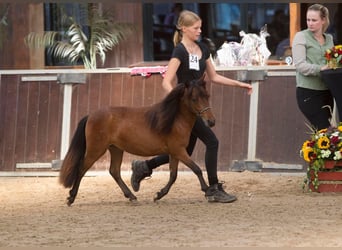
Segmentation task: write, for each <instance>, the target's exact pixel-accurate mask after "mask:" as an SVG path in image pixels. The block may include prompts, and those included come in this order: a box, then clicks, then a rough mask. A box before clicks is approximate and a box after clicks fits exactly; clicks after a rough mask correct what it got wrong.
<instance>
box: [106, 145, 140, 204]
mask: <svg viewBox="0 0 342 250" xmlns="http://www.w3.org/2000/svg"><path fill="white" fill-rule="evenodd" d="M109 151H110V156H111V160H110V169H109V172H110V174H111V176H112V177H113V178H114V180H115V181H116V183H117V184H118V185H119V187H120V188H121V190H122V192H123V193H124V195H125V197H126V198H128V199H129V200H130V201H136V200H137V197H136V196H135V195H134V194H133V193H132V191H131V190H130V189H129V188H128V187H127V185H126V183H125V182H124V181H123V180H122V178H121V163H122V156H123V151H122V150H121V149H119V148H117V147H115V146H113V145H112V146H110V147H109Z"/></svg>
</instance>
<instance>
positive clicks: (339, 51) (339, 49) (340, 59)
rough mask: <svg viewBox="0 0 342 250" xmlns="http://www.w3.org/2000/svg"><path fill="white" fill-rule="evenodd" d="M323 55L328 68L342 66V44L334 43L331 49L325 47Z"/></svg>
mask: <svg viewBox="0 0 342 250" xmlns="http://www.w3.org/2000/svg"><path fill="white" fill-rule="evenodd" d="M324 56H325V59H326V60H327V63H328V65H329V67H330V68H332V69H336V68H340V67H342V45H335V46H334V47H332V48H331V49H327V50H326V51H325V54H324Z"/></svg>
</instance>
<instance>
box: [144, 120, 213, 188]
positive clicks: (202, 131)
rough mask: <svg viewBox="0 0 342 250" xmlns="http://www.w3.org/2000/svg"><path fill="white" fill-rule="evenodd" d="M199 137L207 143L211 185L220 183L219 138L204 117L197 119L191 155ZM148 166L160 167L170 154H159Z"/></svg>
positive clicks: (208, 171) (167, 160) (191, 141)
mask: <svg viewBox="0 0 342 250" xmlns="http://www.w3.org/2000/svg"><path fill="white" fill-rule="evenodd" d="M197 138H199V139H200V140H201V141H202V142H203V143H204V144H205V145H206V152H205V167H206V170H207V174H208V182H209V185H212V184H216V183H218V177H217V152H218V145H219V142H218V139H217V138H216V135H215V134H214V132H213V131H212V130H211V129H210V128H209V127H208V126H206V125H205V123H204V122H203V120H202V118H200V117H198V118H197V119H196V122H195V125H194V127H193V129H192V131H191V136H190V140H189V145H188V147H187V149H186V150H187V152H188V154H189V155H191V154H192V152H193V151H194V148H195V145H196V141H197ZM146 162H147V166H148V167H149V168H150V169H154V168H157V167H159V166H160V165H163V164H166V163H169V155H167V154H165V155H159V156H156V157H154V158H152V159H150V160H147V161H146Z"/></svg>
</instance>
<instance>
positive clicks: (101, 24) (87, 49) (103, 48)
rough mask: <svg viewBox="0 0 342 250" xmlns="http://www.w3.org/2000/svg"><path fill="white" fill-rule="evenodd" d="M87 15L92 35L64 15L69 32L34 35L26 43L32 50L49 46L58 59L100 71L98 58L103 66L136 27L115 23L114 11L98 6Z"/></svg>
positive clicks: (71, 18) (33, 33) (29, 36)
mask: <svg viewBox="0 0 342 250" xmlns="http://www.w3.org/2000/svg"><path fill="white" fill-rule="evenodd" d="M87 13H88V20H87V24H86V26H87V27H88V32H87V33H88V35H86V34H85V32H84V31H83V27H82V25H81V24H80V23H78V22H77V21H76V20H75V18H73V17H72V16H69V15H66V14H64V15H63V16H62V20H61V21H62V23H63V26H65V27H68V28H67V30H65V31H64V32H58V31H46V32H44V33H35V32H31V33H29V34H28V35H27V36H26V37H25V44H26V45H27V46H28V47H29V48H42V47H45V48H47V49H48V52H49V53H51V54H52V55H53V56H54V57H56V58H62V59H66V60H67V61H69V62H70V63H76V62H77V61H79V60H80V61H81V62H82V63H83V65H84V67H85V68H86V69H96V68H97V59H98V56H99V58H100V60H101V62H102V64H103V63H104V62H105V59H106V52H107V51H108V50H110V49H112V48H113V47H114V46H116V45H118V44H119V42H120V41H122V40H123V39H125V38H126V37H127V36H128V35H129V34H130V33H132V31H133V30H134V27H133V25H132V24H129V23H119V22H115V21H114V18H113V15H112V14H111V13H113V11H109V10H108V11H102V10H101V9H100V8H99V7H98V6H97V5H92V6H91V7H89V11H87Z"/></svg>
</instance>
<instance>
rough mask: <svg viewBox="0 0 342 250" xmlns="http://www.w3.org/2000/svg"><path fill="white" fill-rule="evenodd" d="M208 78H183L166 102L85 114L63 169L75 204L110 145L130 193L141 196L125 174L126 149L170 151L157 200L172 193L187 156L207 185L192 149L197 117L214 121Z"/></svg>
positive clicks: (114, 171) (116, 171)
mask: <svg viewBox="0 0 342 250" xmlns="http://www.w3.org/2000/svg"><path fill="white" fill-rule="evenodd" d="M205 85H206V83H205V81H204V79H203V78H202V79H199V80H194V81H192V82H189V83H185V84H183V83H182V84H178V85H177V87H175V88H174V89H173V90H172V91H171V92H170V93H169V94H168V95H167V96H166V97H165V98H164V99H163V100H162V101H161V102H159V103H156V104H154V105H152V106H149V107H109V108H107V109H101V110H98V111H96V112H94V113H92V114H90V115H89V116H86V117H84V118H83V119H81V121H80V122H79V124H78V127H77V129H76V132H75V134H74V136H73V138H72V140H71V144H70V147H69V150H68V152H67V154H66V156H65V159H64V161H63V164H62V167H61V171H60V176H59V177H60V183H61V184H62V185H63V186H64V187H66V188H68V187H70V188H71V190H70V192H69V197H68V199H67V204H68V205H69V206H70V205H71V204H72V203H73V202H74V201H75V198H76V195H77V192H78V189H79V186H80V182H81V179H82V177H83V176H84V174H85V173H86V172H87V171H88V170H89V169H90V167H91V166H92V165H93V164H94V163H95V162H96V161H97V160H98V159H99V158H100V157H101V156H102V155H103V154H104V153H105V152H106V150H109V152H110V155H111V162H110V169H109V172H110V174H111V175H112V177H113V178H114V180H115V181H116V182H117V184H118V185H119V187H120V188H121V190H122V192H123V193H124V195H125V197H126V198H129V200H130V201H134V200H136V199H137V198H136V197H135V196H134V194H133V193H132V192H131V190H130V189H129V188H128V187H127V185H126V184H125V183H124V181H123V180H122V178H121V174H120V167H121V162H122V157H123V152H124V151H127V152H129V153H131V154H135V155H140V156H154V155H159V154H165V153H166V154H169V155H170V179H169V181H168V183H167V185H166V186H165V187H164V188H162V189H161V190H160V191H159V192H158V193H157V194H156V197H155V198H154V200H159V199H161V198H162V197H163V196H164V195H166V194H167V193H168V192H169V190H170V188H171V186H172V184H173V183H174V182H175V180H176V178H177V170H178V162H179V161H181V162H183V163H184V164H185V165H186V166H188V167H189V168H190V169H191V170H192V171H193V172H194V173H195V174H196V175H197V177H198V179H199V182H200V185H201V190H202V191H205V190H206V189H207V188H208V186H207V184H206V182H205V180H204V179H203V175H202V171H201V169H200V168H199V166H198V165H196V163H195V162H193V161H192V160H191V158H190V156H189V155H188V153H187V151H186V147H187V145H188V142H189V138H190V133H191V130H192V127H193V125H194V123H195V120H196V117H197V116H201V117H202V119H203V120H204V121H205V122H206V123H207V125H208V126H214V124H215V117H214V115H213V114H212V112H211V109H210V106H209V94H208V92H207V90H206V88H205Z"/></svg>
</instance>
